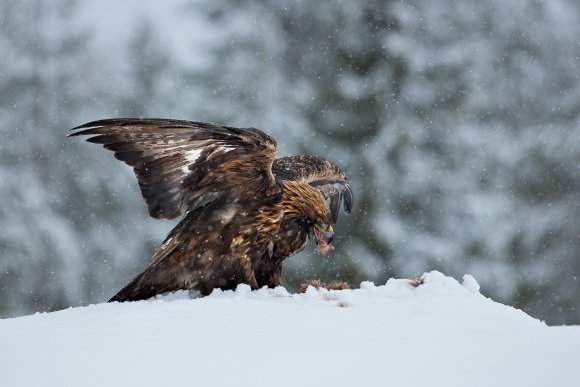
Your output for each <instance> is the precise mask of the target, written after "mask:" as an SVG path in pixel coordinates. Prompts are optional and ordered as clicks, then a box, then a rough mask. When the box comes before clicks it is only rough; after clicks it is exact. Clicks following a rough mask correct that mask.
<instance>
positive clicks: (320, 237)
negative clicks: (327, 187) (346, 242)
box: [282, 181, 334, 253]
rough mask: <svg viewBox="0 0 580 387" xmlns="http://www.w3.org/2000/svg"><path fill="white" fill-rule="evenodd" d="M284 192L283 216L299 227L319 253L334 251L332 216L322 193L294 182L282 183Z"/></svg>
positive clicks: (305, 184)
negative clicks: (312, 241) (313, 243)
mask: <svg viewBox="0 0 580 387" xmlns="http://www.w3.org/2000/svg"><path fill="white" fill-rule="evenodd" d="M284 192H285V194H284V200H283V201H282V206H283V211H284V215H285V216H287V218H289V219H293V220H294V221H295V222H297V223H298V224H299V225H300V227H301V228H302V230H303V232H304V233H305V234H306V235H307V236H308V238H309V239H310V240H314V242H315V243H316V249H317V250H318V251H319V252H321V253H326V252H328V251H330V250H332V249H334V246H333V245H332V244H331V242H332V240H333V238H334V230H333V228H332V215H331V212H330V209H329V207H328V204H327V203H326V200H325V199H324V196H323V195H322V193H321V192H320V191H319V190H318V189H316V188H313V187H312V186H310V185H309V184H307V183H302V182H294V181H291V182H284Z"/></svg>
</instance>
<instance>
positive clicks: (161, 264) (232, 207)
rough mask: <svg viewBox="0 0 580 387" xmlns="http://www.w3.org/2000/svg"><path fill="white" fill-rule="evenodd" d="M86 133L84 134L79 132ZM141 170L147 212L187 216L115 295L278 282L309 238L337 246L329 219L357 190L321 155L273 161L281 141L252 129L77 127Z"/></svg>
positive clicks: (162, 124)
mask: <svg viewBox="0 0 580 387" xmlns="http://www.w3.org/2000/svg"><path fill="white" fill-rule="evenodd" d="M80 129H82V130H80ZM72 130H78V131H77V132H74V133H73V134H71V136H78V135H93V137H90V138H89V139H88V140H87V141H89V142H93V143H97V144H102V145H103V146H104V147H105V148H106V149H109V150H111V151H113V152H114V153H115V157H116V158H117V159H118V160H121V161H124V162H125V163H127V164H128V165H130V166H131V167H133V170H134V171H135V174H136V175H137V179H138V181H139V187H140V188H141V193H142V195H143V198H144V200H145V202H146V203H147V207H148V209H149V215H151V216H152V217H153V218H156V219H173V218H176V217H178V216H181V215H185V216H184V217H183V219H182V220H181V221H180V222H179V224H177V226H175V228H174V229H173V230H171V232H170V233H169V234H168V235H167V237H166V239H165V241H164V242H163V244H162V245H161V247H159V249H158V250H157V251H156V252H155V254H154V255H153V257H152V258H151V260H150V261H149V263H148V264H147V266H146V267H145V269H143V271H142V272H141V273H140V274H139V275H137V277H135V278H134V279H133V280H132V281H131V282H129V284H127V286H125V287H124V288H123V289H121V290H120V291H119V292H118V293H117V294H116V295H115V296H113V297H112V298H111V299H110V300H109V301H132V300H142V299H146V298H150V297H152V296H154V295H156V294H160V293H164V292H170V291H175V290H179V289H193V290H197V291H199V292H200V293H201V294H203V295H207V294H209V293H211V291H212V290H213V289H214V288H221V289H224V290H225V289H233V288H235V287H236V286H237V285H238V284H241V283H244V284H248V285H250V286H251V287H252V289H257V288H260V287H262V286H268V287H274V286H278V285H279V284H280V274H281V271H282V262H283V261H284V259H286V257H288V256H290V255H292V254H294V253H296V252H299V251H301V250H302V249H303V248H304V246H305V245H306V242H307V240H308V239H314V241H315V242H316V244H317V248H318V250H319V251H321V252H326V251H328V250H330V249H332V248H333V246H332V244H331V242H332V238H333V228H332V224H334V223H336V220H337V216H338V212H339V207H340V205H341V204H343V207H344V209H345V211H346V212H348V213H350V211H351V208H352V203H353V194H352V190H351V188H350V187H349V185H348V184H347V178H346V176H345V175H344V173H343V172H342V171H341V170H340V169H339V168H338V167H337V166H336V165H335V164H334V163H332V162H331V161H328V160H324V159H322V158H320V157H317V156H292V157H282V158H278V159H276V158H275V157H276V154H277V150H278V147H277V144H276V141H274V139H273V138H272V137H270V136H268V135H267V134H265V133H264V132H262V131H260V130H258V129H256V128H233V127H228V126H219V125H214V124H208V123H203V122H193V121H181V120H168V119H133V118H130V119H121V118H119V119H106V120H100V121H93V122H89V123H87V124H84V125H81V126H78V127H76V128H74V129H72Z"/></svg>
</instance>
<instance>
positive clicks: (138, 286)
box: [107, 265, 175, 302]
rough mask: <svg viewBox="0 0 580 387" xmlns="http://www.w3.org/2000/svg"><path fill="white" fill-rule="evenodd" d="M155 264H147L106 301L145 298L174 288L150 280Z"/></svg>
mask: <svg viewBox="0 0 580 387" xmlns="http://www.w3.org/2000/svg"><path fill="white" fill-rule="evenodd" d="M156 266H157V265H153V266H149V267H148V268H147V269H145V270H144V271H143V272H142V273H140V274H139V275H138V276H136V277H135V278H133V279H132V280H131V282H129V283H128V284H127V285H125V287H123V289H121V290H119V292H117V294H115V295H114V296H113V297H111V299H110V300H109V301H107V302H115V301H117V302H125V301H139V300H146V299H148V298H151V297H153V296H155V295H157V294H161V293H165V292H168V291H171V290H175V289H168V286H167V284H160V283H156V282H154V281H152V278H153V277H154V274H155V273H154V272H155V269H156Z"/></svg>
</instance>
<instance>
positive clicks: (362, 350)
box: [0, 272, 580, 387]
mask: <svg viewBox="0 0 580 387" xmlns="http://www.w3.org/2000/svg"><path fill="white" fill-rule="evenodd" d="M0 343H1V344H0V348H1V350H0V375H1V380H2V383H1V384H2V386H162V385H164V386H167V385H183V386H262V385H268V386H270V385H275V386H366V385H374V386H380V385H384V386H404V385H408V386H413V385H425V386H429V387H433V386H510V387H513V386H526V387H529V386H550V385H552V386H554V385H557V386H559V387H564V386H578V385H580V384H578V383H580V381H579V380H580V379H579V377H580V370H579V368H578V364H579V360H580V355H579V353H578V348H579V347H580V327H578V326H575V327H548V326H546V325H545V324H544V323H542V322H540V321H538V320H535V319H533V318H532V317H530V316H528V315H526V314H525V313H523V312H521V311H519V310H516V309H513V308H511V307H508V306H505V305H501V304H498V303H495V302H493V301H491V300H490V299H487V298H485V297H484V296H482V295H481V294H479V285H478V284H477V282H476V281H475V280H474V279H473V278H472V277H471V276H467V275H466V276H465V277H464V279H463V283H462V284H460V283H459V282H457V281H456V280H454V279H453V278H450V277H446V276H444V275H443V274H441V273H439V272H431V273H428V274H426V276H425V281H424V284H422V285H420V286H418V287H416V288H415V287H413V286H411V285H410V284H409V281H407V280H396V279H392V280H389V281H388V282H387V284H386V285H383V286H375V285H374V284H372V283H369V282H363V283H362V284H361V288H360V289H357V290H342V291H328V290H325V289H321V290H316V289H314V288H309V289H308V291H307V292H306V293H305V294H290V293H288V292H287V291H286V290H285V289H284V288H276V289H261V290H259V291H253V292H252V291H250V289H249V287H247V286H240V287H238V289H237V290H236V291H235V292H234V291H227V292H222V291H215V292H214V293H212V294H211V295H210V296H209V297H205V298H198V299H191V298H190V297H189V294H188V293H187V292H177V293H174V294H170V295H166V296H162V297H158V298H157V299H153V300H148V301H141V302H133V303H124V304H119V303H114V304H99V305H92V306H89V307H84V308H72V309H68V310H64V311H59V312H53V313H48V314H37V315H34V316H27V317H20V318H14V319H7V320H1V321H0Z"/></svg>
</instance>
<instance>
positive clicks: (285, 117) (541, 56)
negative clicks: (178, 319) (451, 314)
mask: <svg viewBox="0 0 580 387" xmlns="http://www.w3.org/2000/svg"><path fill="white" fill-rule="evenodd" d="M119 3H120V4H123V5H122V6H121V5H119ZM0 52H2V59H0V203H1V206H0V316H1V317H10V316H17V315H21V314H28V313H33V312H36V311H50V310H56V309H60V308H66V307H68V306H77V305H86V304H88V303H96V302H103V301H106V300H107V299H108V298H109V297H110V296H111V295H113V294H114V293H115V292H116V291H117V290H118V289H120V288H121V287H122V286H123V285H125V283H126V282H127V281H128V280H129V279H130V278H131V277H132V276H133V275H135V274H136V273H137V272H138V270H139V269H140V268H141V267H143V265H144V264H145V262H146V261H147V260H148V259H149V256H150V255H151V254H152V252H153V250H154V249H155V248H156V247H157V246H158V245H159V244H160V243H161V241H162V239H163V238H164V236H165V234H166V233H167V232H168V231H169V230H170V229H171V228H172V226H173V225H174V224H175V223H174V222H163V221H154V220H152V219H149V218H148V217H147V211H146V207H145V205H144V203H143V202H142V200H141V198H140V194H139V190H138V187H137V184H136V179H135V178H134V176H133V174H132V171H131V170H130V168H128V167H127V166H125V165H124V164H122V163H120V162H118V161H116V160H114V158H113V155H112V154H110V153H109V152H106V151H105V150H103V149H102V148H100V147H98V146H95V145H93V144H88V143H85V142H84V141H81V140H79V139H78V138H75V139H69V138H66V134H67V129H69V128H72V127H74V126H76V125H79V124H82V123H84V122H87V121H90V120H95V119H100V118H110V117H165V118H181V119H191V120H196V121H209V122H215V123H219V124H227V125H231V126H242V127H244V126H245V127H247V126H255V127H258V128H261V129H263V130H265V131H266V132H268V133H270V134H271V135H272V136H274V137H275V138H276V139H277V140H278V143H279V145H280V148H281V154H282V155H289V154H293V153H311V154H319V155H322V156H324V157H327V158H329V159H332V160H334V161H335V162H337V163H338V164H339V165H340V166H342V167H343V169H345V170H346V171H347V174H348V176H349V177H350V178H351V181H352V186H353V187H354V191H355V194H356V202H355V211H354V214H353V215H351V216H342V217H341V219H340V220H339V224H338V226H337V227H336V230H337V237H338V240H337V242H336V245H337V248H336V250H335V251H334V252H333V253H331V254H328V255H326V256H320V255H317V254H314V251H313V250H314V248H307V249H306V250H308V251H306V252H305V253H302V254H300V255H297V256H294V257H291V258H290V259H288V260H287V261H286V262H287V263H286V265H285V271H284V283H285V285H286V286H287V287H288V288H289V289H290V290H294V291H295V290H297V287H298V284H299V283H300V281H302V280H305V279H311V278H322V279H325V280H331V279H335V278H340V279H344V280H347V281H349V282H351V283H352V284H355V285H356V284H358V283H359V282H360V281H362V280H372V281H375V282H376V283H378V284H382V283H384V282H385V281H386V280H387V279H388V278H390V277H399V278H400V277H409V278H415V277H417V276H420V275H421V274H422V273H423V272H424V271H430V270H433V269H437V270H441V271H443V272H445V273H446V274H448V275H452V276H455V277H456V278H461V276H462V275H463V274H464V273H470V274H472V275H474V276H475V278H476V279H477V280H478V281H479V282H480V284H481V285H482V292H483V293H484V294H485V295H487V296H490V297H492V298H494V299H495V300H498V301H501V302H504V303H507V304H510V305H514V306H516V307H518V308H522V309H523V310H525V311H526V312H528V313H530V314H531V315H532V316H535V317H538V318H541V319H543V320H545V321H547V322H548V323H550V324H562V323H574V324H578V323H580V281H579V279H578V277H579V276H580V80H579V76H580V2H578V1H577V0H550V1H539V0H529V1H523V0H521V1H518V0H486V1H480V0H473V1H451V0H450V1H437V2H434V1H427V0H425V1H421V0H418V1H401V0H385V1H370V0H360V1H348V0H345V1H329V2H326V1H324V2H318V1H293V2H288V1H281V0H274V1H258V0H244V1H237V0H198V1H193V0H191V1H188V0H179V1H177V0H175V1H167V2H141V1H128V2H114V1H85V2H77V1H70V0H55V1H50V2H48V1H42V0H20V1H10V0H4V1H2V2H0Z"/></svg>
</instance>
